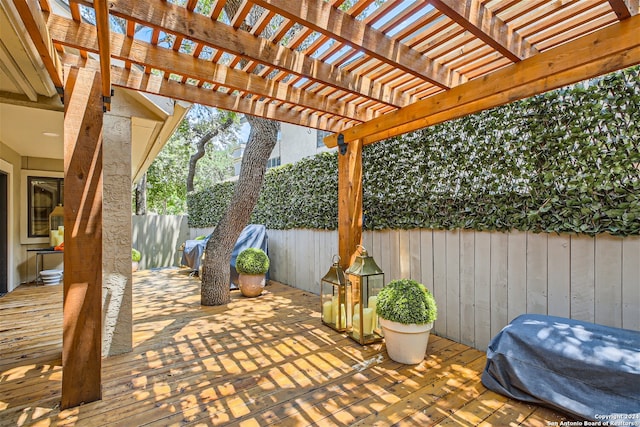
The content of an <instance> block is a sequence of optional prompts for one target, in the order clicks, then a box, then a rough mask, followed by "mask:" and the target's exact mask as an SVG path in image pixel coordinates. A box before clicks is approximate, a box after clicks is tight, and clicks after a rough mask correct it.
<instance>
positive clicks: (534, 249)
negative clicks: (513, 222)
mask: <svg viewBox="0 0 640 427" xmlns="http://www.w3.org/2000/svg"><path fill="white" fill-rule="evenodd" d="M547 301H548V299H547V235H546V234H534V233H528V234H527V313H538V314H547Z"/></svg>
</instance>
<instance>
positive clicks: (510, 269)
mask: <svg viewBox="0 0 640 427" xmlns="http://www.w3.org/2000/svg"><path fill="white" fill-rule="evenodd" d="M508 245H509V248H508V255H507V277H508V280H509V282H508V285H507V318H508V320H509V321H512V320H513V319H514V318H515V317H517V316H519V315H520V314H522V313H526V312H527V233H525V232H522V231H516V232H512V233H509V237H508Z"/></svg>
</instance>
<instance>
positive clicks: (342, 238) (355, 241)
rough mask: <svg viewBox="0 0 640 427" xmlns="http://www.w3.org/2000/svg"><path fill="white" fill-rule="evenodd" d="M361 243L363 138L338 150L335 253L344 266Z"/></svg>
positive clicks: (349, 261) (346, 265)
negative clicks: (336, 248)
mask: <svg viewBox="0 0 640 427" xmlns="http://www.w3.org/2000/svg"><path fill="white" fill-rule="evenodd" d="M360 243H362V140H356V141H352V142H350V143H349V144H347V146H346V152H345V153H344V154H341V153H338V254H339V255H340V264H341V267H342V268H344V269H347V268H348V267H349V265H351V263H352V261H353V258H354V256H355V254H356V248H357V246H358V245H359V244H360Z"/></svg>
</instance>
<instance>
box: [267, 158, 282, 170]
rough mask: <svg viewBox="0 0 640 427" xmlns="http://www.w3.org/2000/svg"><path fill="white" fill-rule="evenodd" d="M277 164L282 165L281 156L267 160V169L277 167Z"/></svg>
mask: <svg viewBox="0 0 640 427" xmlns="http://www.w3.org/2000/svg"><path fill="white" fill-rule="evenodd" d="M276 166H280V156H278V157H273V158H271V159H269V160H267V169H269V168H275V167H276Z"/></svg>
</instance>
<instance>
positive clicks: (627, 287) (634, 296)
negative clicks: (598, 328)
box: [622, 236, 640, 330]
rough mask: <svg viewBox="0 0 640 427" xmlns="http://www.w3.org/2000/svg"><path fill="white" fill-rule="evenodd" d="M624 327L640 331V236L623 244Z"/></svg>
mask: <svg viewBox="0 0 640 427" xmlns="http://www.w3.org/2000/svg"><path fill="white" fill-rule="evenodd" d="M622 327H623V328H625V329H635V330H640V236H633V237H627V238H625V239H624V242H623V243H622Z"/></svg>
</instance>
